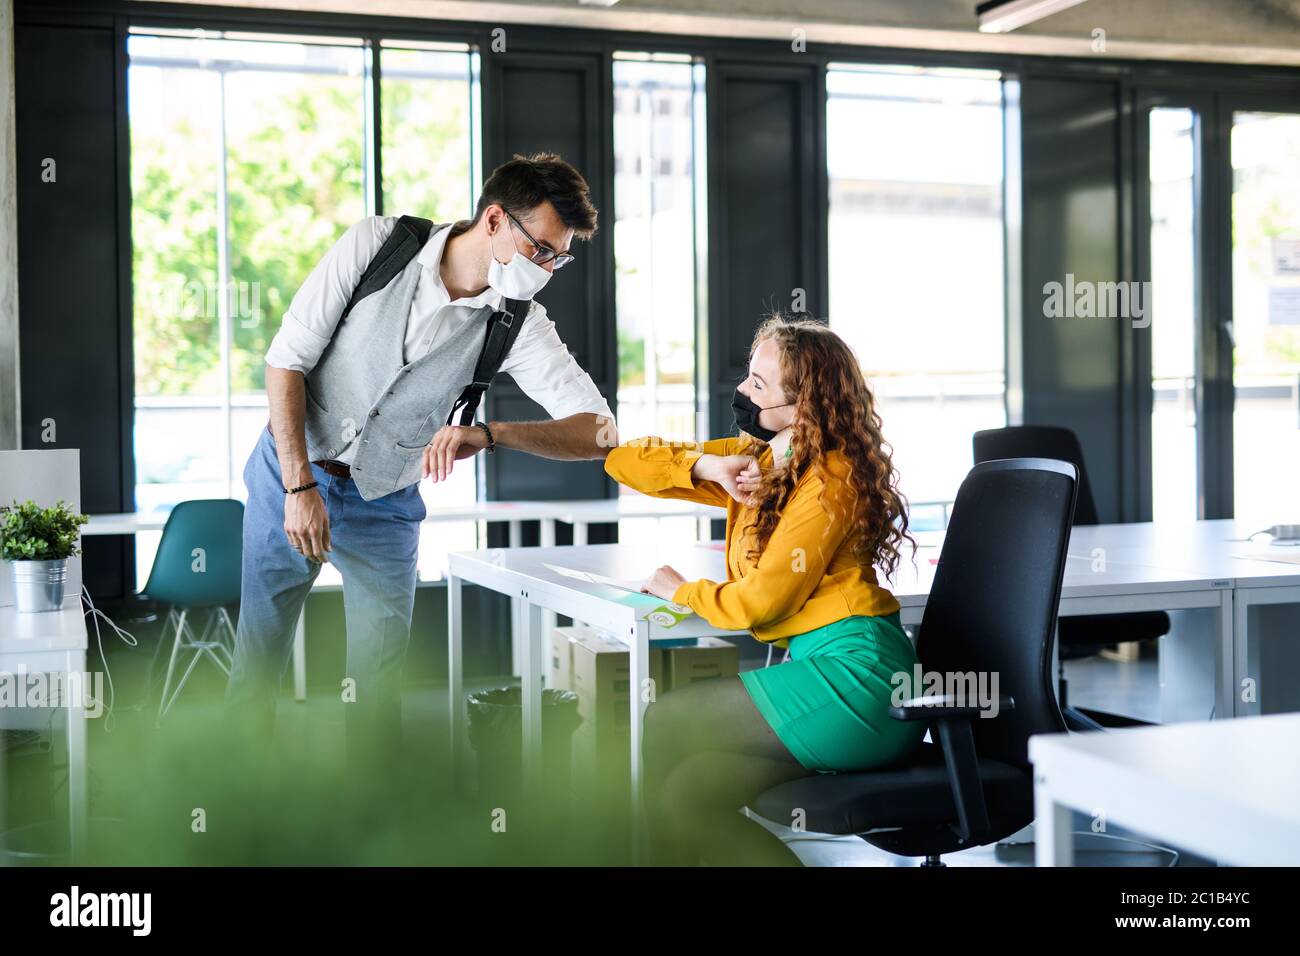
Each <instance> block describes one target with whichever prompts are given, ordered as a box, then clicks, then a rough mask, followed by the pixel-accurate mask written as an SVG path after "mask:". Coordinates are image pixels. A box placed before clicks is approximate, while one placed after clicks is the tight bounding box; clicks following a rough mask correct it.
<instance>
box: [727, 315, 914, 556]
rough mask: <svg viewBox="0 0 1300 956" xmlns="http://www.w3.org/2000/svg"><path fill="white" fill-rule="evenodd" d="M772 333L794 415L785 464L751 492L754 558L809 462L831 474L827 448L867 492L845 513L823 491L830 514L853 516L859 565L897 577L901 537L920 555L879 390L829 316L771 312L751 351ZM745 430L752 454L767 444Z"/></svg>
mask: <svg viewBox="0 0 1300 956" xmlns="http://www.w3.org/2000/svg"><path fill="white" fill-rule="evenodd" d="M767 339H772V340H774V341H775V342H776V345H777V351H778V353H779V359H778V362H779V365H780V368H781V385H782V388H783V390H784V392H785V394H786V397H787V399H788V400H789V401H791V402H793V403H794V409H795V415H796V418H795V421H794V424H793V425H792V426H791V432H790V449H791V457H790V458H789V459H788V462H787V467H785V468H769V469H768V470H766V471H765V472H764V473H763V477H762V480H761V483H760V485H759V488H758V490H757V491H755V492H754V493H753V496H752V497H751V499H750V500H751V504H752V505H753V506H754V507H755V508H756V509H757V515H756V516H755V518H754V521H753V524H752V525H751V526H750V528H749V531H748V534H750V535H752V537H753V540H754V548H753V549H752V550H751V551H750V560H752V561H757V559H758V555H759V554H761V553H762V551H763V549H764V548H765V547H766V546H767V542H768V540H769V539H770V538H771V537H772V532H773V531H775V530H776V526H777V523H778V522H779V521H780V520H781V511H782V509H783V508H784V506H785V503H786V502H787V501H788V500H789V499H790V496H791V495H792V494H793V493H794V489H795V485H796V484H798V482H799V479H800V478H801V477H803V475H805V474H806V473H808V470H809V469H815V470H817V473H820V474H822V476H823V478H829V477H830V476H829V475H828V474H827V472H826V460H827V459H826V455H827V453H829V452H832V451H838V452H840V453H841V454H842V455H843V456H844V458H845V459H846V460H847V462H848V464H849V465H850V467H851V475H852V478H851V480H852V481H854V482H855V486H854V488H855V490H856V491H860V492H862V493H861V494H856V495H853V496H852V497H851V505H850V508H851V513H843V512H844V509H843V507H841V506H840V505H839V504H836V505H835V506H831V505H828V503H827V502H826V497H825V495H824V494H823V496H822V504H823V507H825V508H827V513H828V514H829V515H830V516H831V517H832V519H835V520H841V521H845V522H848V524H849V529H848V531H847V533H846V535H845V540H851V541H854V552H855V554H857V556H858V560H859V561H860V562H861V564H862V565H863V566H865V567H876V566H878V567H881V568H883V569H884V570H885V571H886V573H887V574H888V575H889V576H892V575H893V574H894V571H895V570H896V569H897V567H898V562H899V560H900V559H901V556H902V548H903V543H904V542H908V543H910V544H911V546H912V553H913V555H915V553H916V541H915V539H913V538H912V536H911V534H909V533H908V530H907V500H906V499H905V498H904V497H903V496H902V494H901V493H900V492H899V490H898V473H897V471H895V469H894V464H893V460H892V457H891V456H892V452H893V449H892V448H891V447H890V445H889V444H888V443H887V442H886V441H885V440H884V438H883V437H882V436H881V432H880V415H879V414H878V413H877V411H876V400H875V396H874V395H873V394H872V391H871V387H870V386H869V385H868V384H867V380H866V377H865V376H864V375H863V374H862V368H861V366H860V365H859V364H858V360H857V357H856V356H855V355H854V354H853V350H852V349H850V348H849V346H848V344H847V343H846V342H845V341H844V340H843V339H842V338H840V337H839V336H838V335H836V334H835V333H834V332H832V331H831V330H830V328H829V327H827V326H826V324H825V323H822V322H818V321H816V320H813V319H792V318H789V317H787V316H784V315H781V314H775V315H772V316H771V317H770V318H768V319H767V320H766V321H765V322H763V324H762V325H760V326H759V328H758V330H757V332H755V334H754V341H753V343H752V344H751V346H750V354H751V355H752V354H753V352H754V349H756V348H758V346H759V344H760V343H762V342H763V341H765V340H767ZM747 437H749V438H750V445H747V446H745V447H746V448H749V447H754V449H755V451H754V452H753V453H754V454H757V453H758V452H759V451H761V450H762V448H763V447H764V446H765V444H766V443H765V442H762V441H760V440H759V439H757V438H753V437H752V436H747Z"/></svg>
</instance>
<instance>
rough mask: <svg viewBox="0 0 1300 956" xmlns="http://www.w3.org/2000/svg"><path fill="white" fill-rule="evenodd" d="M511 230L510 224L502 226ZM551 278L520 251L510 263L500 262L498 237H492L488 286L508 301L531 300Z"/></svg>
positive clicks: (516, 252) (503, 228)
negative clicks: (497, 249) (498, 259)
mask: <svg viewBox="0 0 1300 956" xmlns="http://www.w3.org/2000/svg"><path fill="white" fill-rule="evenodd" d="M509 228H510V223H509V222H506V223H504V224H503V225H502V230H508V229H509ZM512 238H513V237H512ZM550 278H551V273H550V272H548V271H547V270H546V269H543V268H542V267H541V266H539V265H538V264H537V263H536V262H533V260H531V259H529V258H528V257H527V256H525V255H524V254H523V253H522V252H520V251H519V250H518V249H516V250H515V254H514V256H513V258H511V260H510V261H509V262H505V263H503V262H498V261H497V253H496V236H493V237H492V261H491V263H489V264H488V285H489V286H491V287H492V288H493V289H495V290H496V291H497V292H500V293H501V294H502V295H503V296H505V297H506V298H507V299H531V298H532V297H533V296H535V295H537V293H539V292H541V291H542V286H544V285H546V283H547V282H548V281H549V280H550Z"/></svg>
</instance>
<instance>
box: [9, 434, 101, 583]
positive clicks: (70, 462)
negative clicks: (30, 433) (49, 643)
mask: <svg viewBox="0 0 1300 956" xmlns="http://www.w3.org/2000/svg"><path fill="white" fill-rule="evenodd" d="M28 498H30V499H31V500H32V501H35V502H36V503H37V504H38V505H40V506H41V507H42V508H48V507H49V506H50V505H52V504H54V503H55V502H56V501H59V500H63V501H66V502H67V503H68V505H69V506H70V507H71V508H72V509H73V511H80V510H81V451H80V450H79V449H76V448H44V449H31V450H27V451H0V507H8V506H10V505H12V504H13V503H14V502H15V501H17V502H19V503H20V504H21V503H22V502H24V501H26V500H27V499H28ZM0 571H3V573H0V607H7V606H9V605H10V604H13V603H14V593H13V591H14V585H13V577H12V573H11V571H10V569H9V565H8V564H3V565H2V567H0ZM80 605H81V558H80V557H75V558H70V559H69V560H68V583H67V587H66V589H65V590H64V592H63V606H64V607H65V608H69V607H71V608H75V607H80Z"/></svg>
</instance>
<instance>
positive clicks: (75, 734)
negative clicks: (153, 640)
mask: <svg viewBox="0 0 1300 956" xmlns="http://www.w3.org/2000/svg"><path fill="white" fill-rule="evenodd" d="M67 666H68V673H70V674H71V673H76V674H78V675H81V674H85V673H86V654H85V652H84V651H77V652H74V653H69V654H68V665H67ZM80 684H81V682H80V681H78V686H80ZM66 696H67V698H68V699H67V701H66V702H65V706H66V709H67V715H68V841H69V842H68V859H69V861H70V862H71V863H72V864H73V865H74V866H81V865H84V864H85V863H86V850H87V846H86V831H87V821H86V810H87V807H86V710H85V708H84V707H83V706H82V705H83V703H84V700H83V696H84V695H81V694H71V693H69V694H67V695H66Z"/></svg>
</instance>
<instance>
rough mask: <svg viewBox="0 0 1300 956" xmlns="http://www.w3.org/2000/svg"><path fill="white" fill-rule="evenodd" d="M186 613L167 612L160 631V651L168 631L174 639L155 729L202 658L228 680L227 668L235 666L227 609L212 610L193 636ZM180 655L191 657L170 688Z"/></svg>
mask: <svg viewBox="0 0 1300 956" xmlns="http://www.w3.org/2000/svg"><path fill="white" fill-rule="evenodd" d="M189 613H190V612H189V610H188V609H182V610H180V611H177V610H176V609H175V608H172V609H171V610H169V611H168V612H167V624H166V626H165V628H164V630H163V639H162V641H160V642H159V645H158V646H159V652H161V649H162V645H163V644H165V643H166V642H167V634H168V632H169V631H171V632H172V633H173V635H174V636H173V639H172V650H171V657H170V659H169V660H168V662H167V677H166V679H165V680H164V681H163V690H162V698H161V699H160V700H159V702H158V718H157V720H156V721H155V726H156V725H158V724H161V723H162V719H163V718H164V717H165V716H167V712H168V711H169V710H171V708H172V705H173V704H175V703H176V699H177V698H178V697H180V694H181V691H182V690H183V689H184V688H185V685H186V683H187V682H188V681H189V679H190V675H191V674H193V673H194V668H195V667H197V666H198V663H199V660H200V659H201V658H204V657H207V658H208V659H210V660H211V661H212V663H214V664H216V665H217V667H218V668H220V669H221V672H222V673H223V674H225V675H226V676H227V677H229V676H230V668H231V666H232V665H233V664H234V647H235V626H234V624H233V623H232V622H231V620H230V614H229V613H228V612H227V611H226V609H225V608H224V607H220V606H219V607H215V608H212V609H211V610H210V611H209V612H208V617H207V620H206V621H205V622H204V624H203V630H202V631H201V632H200V634H199V635H198V636H195V634H194V630H193V629H192V628H191V627H190V622H189ZM214 632H215V633H214ZM182 652H184V653H188V654H189V655H190V659H189V663H188V665H187V666H186V667H185V672H184V673H183V674H182V675H181V678H180V680H178V681H177V682H176V684H175V687H173V686H172V678H173V677H175V675H176V669H177V668H176V664H177V661H178V660H179V658H180V656H181V654H182ZM156 660H157V654H155V662H156Z"/></svg>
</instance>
